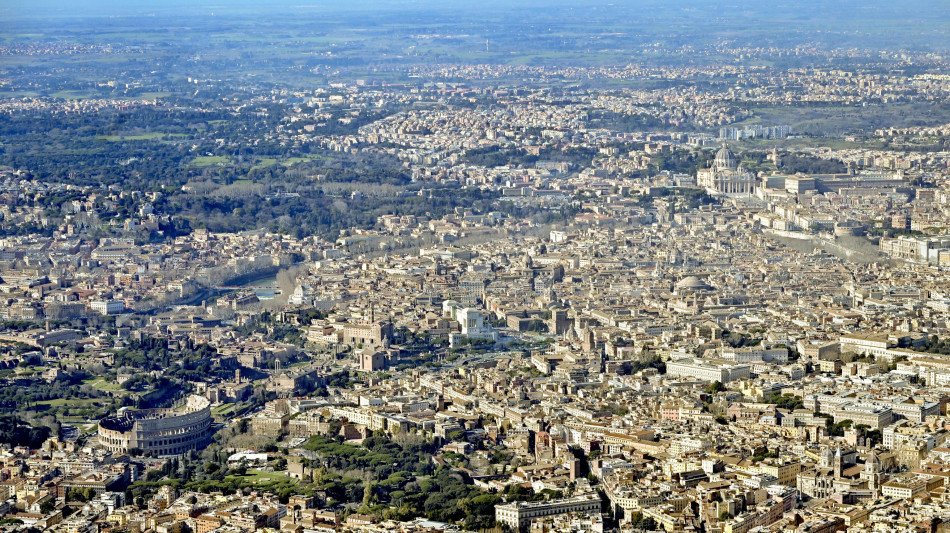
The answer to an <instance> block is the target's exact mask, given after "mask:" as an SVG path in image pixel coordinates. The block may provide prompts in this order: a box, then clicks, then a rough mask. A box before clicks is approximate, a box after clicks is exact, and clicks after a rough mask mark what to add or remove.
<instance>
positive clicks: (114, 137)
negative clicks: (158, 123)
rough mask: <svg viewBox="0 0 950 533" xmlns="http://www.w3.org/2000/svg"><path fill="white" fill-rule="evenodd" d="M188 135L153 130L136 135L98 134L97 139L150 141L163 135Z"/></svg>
mask: <svg viewBox="0 0 950 533" xmlns="http://www.w3.org/2000/svg"><path fill="white" fill-rule="evenodd" d="M187 136H188V135H186V134H184V133H162V132H160V131H153V132H150V133H140V134H138V135H98V136H96V138H97V139H102V140H103V141H110V142H120V141H152V140H156V139H162V138H164V137H187Z"/></svg>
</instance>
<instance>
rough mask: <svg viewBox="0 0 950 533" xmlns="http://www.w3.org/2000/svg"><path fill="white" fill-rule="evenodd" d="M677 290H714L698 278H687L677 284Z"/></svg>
mask: <svg viewBox="0 0 950 533" xmlns="http://www.w3.org/2000/svg"><path fill="white" fill-rule="evenodd" d="M676 288H677V289H679V290H691V291H708V290H710V289H712V287H710V286H709V285H708V284H707V283H706V282H705V281H703V280H701V279H699V278H698V277H696V276H686V277H685V278H683V279H681V280H679V281H678V282H676Z"/></svg>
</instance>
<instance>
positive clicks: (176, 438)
mask: <svg viewBox="0 0 950 533" xmlns="http://www.w3.org/2000/svg"><path fill="white" fill-rule="evenodd" d="M210 434H211V403H210V402H209V401H208V399H207V398H204V397H202V396H190V397H189V398H188V400H187V402H186V403H185V405H184V406H183V408H181V407H179V408H168V409H138V410H126V411H123V412H120V413H118V414H116V415H114V416H110V417H108V418H103V419H102V420H101V421H99V444H100V445H101V446H104V447H105V448H108V449H109V450H111V451H113V452H116V453H128V451H129V450H131V449H133V448H138V449H140V450H142V451H143V452H144V453H147V454H149V453H150V454H152V455H178V454H182V453H186V452H188V451H190V450H197V449H200V448H202V447H204V445H205V444H206V443H207V442H208V437H209V436H210Z"/></svg>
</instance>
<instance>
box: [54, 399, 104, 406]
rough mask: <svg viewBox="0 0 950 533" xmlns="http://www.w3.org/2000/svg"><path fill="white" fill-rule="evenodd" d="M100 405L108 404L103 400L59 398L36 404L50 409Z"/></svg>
mask: <svg viewBox="0 0 950 533" xmlns="http://www.w3.org/2000/svg"><path fill="white" fill-rule="evenodd" d="M98 403H108V402H106V400H104V399H102V398H70V399H66V398H57V399H55V400H43V401H41V402H36V405H48V406H50V407H62V406H64V405H65V406H68V407H80V406H87V405H93V404H98Z"/></svg>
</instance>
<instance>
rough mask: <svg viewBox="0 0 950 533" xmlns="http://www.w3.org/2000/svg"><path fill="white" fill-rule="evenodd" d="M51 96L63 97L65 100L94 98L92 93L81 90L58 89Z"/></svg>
mask: <svg viewBox="0 0 950 533" xmlns="http://www.w3.org/2000/svg"><path fill="white" fill-rule="evenodd" d="M50 97H51V98H63V99H64V100H82V99H84V98H92V93H87V92H80V91H56V92H55V93H53V94H51V95H50Z"/></svg>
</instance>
